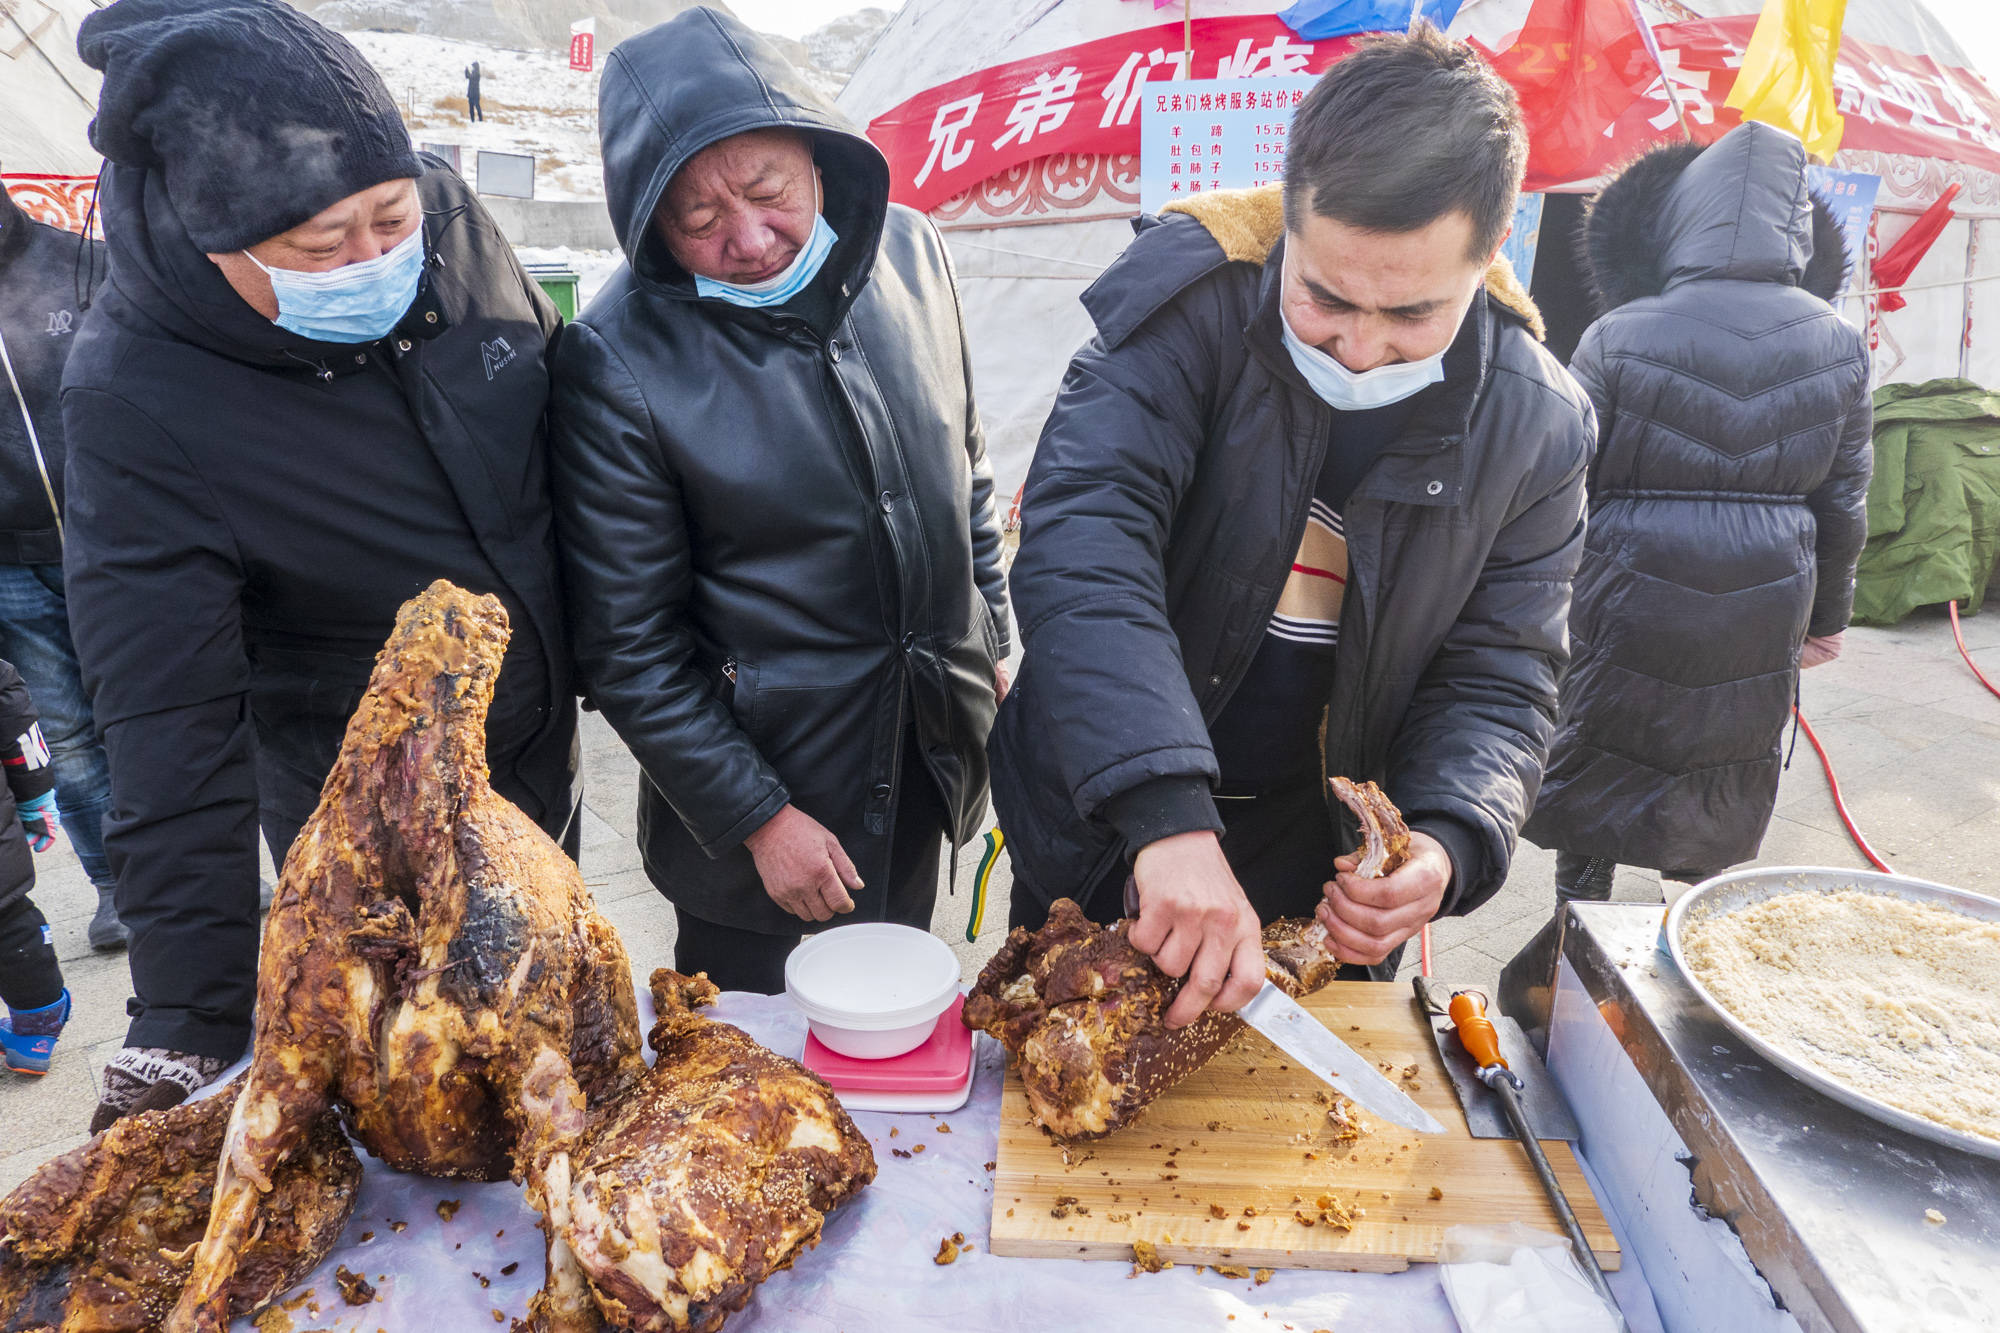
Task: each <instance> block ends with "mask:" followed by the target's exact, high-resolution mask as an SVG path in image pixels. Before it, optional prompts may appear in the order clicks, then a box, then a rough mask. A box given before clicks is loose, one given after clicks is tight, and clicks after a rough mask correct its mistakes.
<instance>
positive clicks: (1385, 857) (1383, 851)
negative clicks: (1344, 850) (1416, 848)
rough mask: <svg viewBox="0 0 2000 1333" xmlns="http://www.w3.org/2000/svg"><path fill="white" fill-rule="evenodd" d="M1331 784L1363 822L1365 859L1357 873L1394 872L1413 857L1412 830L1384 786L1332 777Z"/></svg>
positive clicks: (1378, 874)
mask: <svg viewBox="0 0 2000 1333" xmlns="http://www.w3.org/2000/svg"><path fill="white" fill-rule="evenodd" d="M1327 782H1328V785H1330V786H1331V787H1332V788H1333V794H1334V795H1335V796H1336V797H1338V798H1339V800H1340V803H1341V804H1342V805H1344V806H1346V807H1347V808H1348V809H1349V810H1352V811H1353V812H1354V817H1355V818H1356V819H1357V820H1359V821H1360V822H1361V861H1360V864H1358V865H1357V866H1355V868H1354V873H1355V874H1356V875H1359V876H1360V877H1361V878H1362V879H1380V878H1382V877H1383V876H1384V875H1393V874H1395V873H1396V872H1397V871H1398V870H1400V869H1402V868H1403V862H1405V861H1407V860H1409V859H1410V830H1409V829H1408V828H1407V827H1405V826H1404V824H1403V815H1402V812H1401V811H1399V810H1398V809H1396V807H1395V805H1394V804H1393V803H1391V802H1390V800H1389V798H1388V797H1387V796H1384V795H1383V794H1382V789H1381V788H1380V787H1378V786H1376V785H1375V784H1374V783H1372V782H1350V781H1349V780H1348V779H1346V778H1329V779H1327Z"/></svg>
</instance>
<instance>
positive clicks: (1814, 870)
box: [1666, 866, 2000, 1158]
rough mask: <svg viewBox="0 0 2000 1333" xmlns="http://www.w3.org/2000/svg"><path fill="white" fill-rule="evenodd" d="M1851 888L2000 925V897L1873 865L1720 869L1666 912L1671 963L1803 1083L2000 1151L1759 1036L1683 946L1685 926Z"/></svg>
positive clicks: (1949, 1140) (1908, 1124) (1864, 1110)
mask: <svg viewBox="0 0 2000 1333" xmlns="http://www.w3.org/2000/svg"><path fill="white" fill-rule="evenodd" d="M1847 889H1858V890H1860V891H1862V892H1864V893H1879V894H1887V895H1890V896H1892V897H1896V898H1901V899H1904V900H1905V901H1907V902H1913V903H1923V904H1927V905H1929V906H1932V907H1941V908H1945V909H1946V910H1949V911H1953V912H1958V913H1961V914H1963V915H1965V916H1968V917H1971V918H1973V919H1974V920H1978V921H1991V922H1994V923H1996V924H2000V899H1993V898H1988V897H1985V896H1984V895H1982V894H1977V893H1972V892H1970V891H1968V890H1965V889H1954V888H1951V887H1949V886H1947V885H1944V884H1932V883H1930V882H1928V881H1927V880H1921V879H1908V878H1905V877H1904V876H1901V875H1884V874H1879V873H1877V872H1875V871H1872V870H1844V869H1840V868H1838V867H1832V866H1766V867H1763V868H1762V869H1757V870H1742V871H1737V872H1735V873H1733V874H1727V875H1718V876H1716V877H1715V878H1714V879H1711V880H1707V881H1705V882H1703V883H1702V884H1701V885H1699V886H1698V887H1696V888H1695V889H1694V890H1692V891H1691V892H1689V893H1688V894H1687V895H1686V896H1684V897H1683V898H1681V900H1680V901H1679V902H1677V903H1675V904H1674V905H1673V908H1672V909H1671V910H1670V911H1669V912H1668V913H1667V929H1666V935H1667V951H1668V952H1669V953H1670V954H1671V955H1672V956H1673V960H1674V965H1675V966H1676V967H1678V968H1679V969H1680V972H1681V975H1682V976H1683V977H1685V978H1686V979H1687V983H1688V985H1689V986H1691V987H1693V988H1694V992H1695V994H1697V995H1699V996H1700V997H1701V999H1702V1003H1704V1004H1706V1005H1707V1006H1708V1007H1709V1009H1710V1011H1711V1012H1713V1013H1714V1014H1715V1016H1716V1017H1717V1018H1719V1019H1721V1020H1722V1022H1723V1023H1724V1024H1725V1025H1726V1026H1727V1027H1728V1028H1729V1030H1730V1031H1731V1032H1734V1033H1735V1034H1736V1035H1737V1036H1738V1037H1739V1038H1741V1039H1742V1040H1743V1042H1744V1044H1745V1045H1747V1046H1749V1047H1750V1048H1751V1049H1752V1050H1754V1051H1756V1052H1757V1053H1758V1054H1759V1055H1761V1056H1763V1057H1764V1058H1765V1059H1766V1060H1769V1061H1770V1062H1771V1063H1772V1064H1774V1065H1776V1066H1777V1067H1778V1068H1780V1069H1782V1070H1784V1071H1785V1072H1786V1073H1787V1074H1790V1075H1791V1076H1792V1077H1793V1078H1795V1079H1797V1080H1799V1082H1801V1083H1804V1084H1806V1085H1807V1086H1809V1087H1811V1088H1814V1089H1816V1090H1817V1091H1819V1092H1822V1093H1824V1094H1825V1095H1827V1096H1828V1097H1831V1098H1833V1099H1834V1100H1835V1101H1837V1102H1840V1103H1841V1104H1842V1105H1845V1106H1849V1107H1852V1108H1853V1109H1854V1110H1856V1111H1859V1112H1860V1113H1861V1114H1863V1115H1865V1116H1869V1117H1871V1118H1873V1119H1875V1120H1878V1121H1880V1122H1882V1123H1883V1124H1885V1125H1893V1126H1894V1127H1895V1128H1897V1129H1900V1130H1903V1131H1904V1132H1906V1133H1909V1134H1915V1135H1916V1136H1917V1137H1919V1138H1924V1139H1929V1140H1930V1141H1931V1142H1933V1143H1942V1144H1945V1145H1946V1146H1948V1147H1952V1148H1957V1149H1959V1150H1960V1151H1962V1152H1969V1153H1976V1154H1978V1155H1979V1156H1981V1157H1994V1158H2000V1139H1992V1138H1987V1137H1985V1136H1984V1135H1980V1134H1972V1133H1967V1132H1965V1131H1962V1130H1957V1129H1953V1128H1951V1127H1950V1126H1948V1125H1943V1124H1940V1123H1938V1122H1937V1121H1935V1120H1930V1119H1926V1118H1925V1117H1923V1116H1920V1115H1916V1114H1913V1113H1911V1112H1909V1111H1905V1110H1903V1109H1902V1108H1900V1107H1896V1106H1891V1105H1889V1104H1888V1103H1887V1102H1884V1101H1882V1100H1880V1099H1879V1098H1875V1097H1871V1096H1869V1095H1867V1094H1866V1093H1864V1092H1861V1091H1859V1090H1857V1089H1855V1088H1853V1087H1851V1086H1849V1085H1848V1084H1846V1083H1844V1082H1842V1081H1840V1080H1839V1079H1837V1078H1834V1077H1833V1076H1831V1075H1829V1074H1827V1073H1826V1072H1825V1071H1823V1070H1821V1069H1818V1068H1816V1067H1814V1066H1812V1065H1810V1064H1807V1063H1806V1062H1805V1061H1803V1060H1801V1059H1799V1058H1798V1057H1797V1056H1793V1055H1788V1054H1787V1053H1785V1052H1784V1051H1783V1050H1780V1049H1779V1048H1778V1047H1776V1046H1774V1045H1773V1044H1772V1043H1771V1042H1769V1041H1767V1040H1765V1039H1764V1038H1763V1037H1760V1036H1759V1035H1757V1033H1756V1032H1754V1031H1752V1030H1751V1029H1750V1027H1749V1026H1748V1025H1746V1024H1745V1023H1744V1022H1743V1021H1742V1020H1741V1019H1739V1018H1737V1017H1736V1015H1735V1014H1733V1013H1731V1012H1730V1011H1729V1010H1728V1009H1727V1008H1726V1007H1724V1006H1723V1004H1722V1003H1721V1002H1720V1001H1719V1000H1718V999H1717V998H1716V997H1715V996H1714V995H1713V994H1712V993H1711V992H1710V991H1709V989H1708V987H1707V986H1705V985H1703V984H1702V981H1701V978H1700V977H1698V976H1696V975H1695V972H1694V969H1693V968H1691V967H1690V966H1688V961H1687V958H1686V956H1685V954H1684V952H1683V950H1684V948H1685V942H1686V938H1687V931H1688V928H1689V927H1690V926H1691V925H1692V924H1693V923H1695V922H1697V921H1701V920H1704V919H1706V918H1708V917H1711V916H1714V915H1717V914H1727V913H1730V912H1734V911H1738V910H1740V909H1742V908H1746V907H1751V906H1754V905H1755V904H1757V903H1760V902H1763V901H1764V900H1765V899H1767V898H1775V897H1778V896H1779V895H1781V894H1786V893H1839V892H1841V891H1843V890H1847Z"/></svg>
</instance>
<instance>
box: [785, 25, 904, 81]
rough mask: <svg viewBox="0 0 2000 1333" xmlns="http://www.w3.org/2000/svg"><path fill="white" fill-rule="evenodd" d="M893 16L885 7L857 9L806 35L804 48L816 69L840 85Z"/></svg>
mask: <svg viewBox="0 0 2000 1333" xmlns="http://www.w3.org/2000/svg"><path fill="white" fill-rule="evenodd" d="M895 17H896V16H895V15H894V14H893V13H891V12H889V11H888V10H886V9H857V10H855V11H854V12H853V13H852V14H843V15H841V16H840V17H839V18H837V19H835V20H834V21H833V22H831V23H828V24H825V25H824V26H822V27H819V28H815V29H814V30H813V31H811V32H809V33H807V34H806V39H805V47H806V50H807V51H808V52H810V53H811V55H812V62H813V64H814V65H815V66H817V67H818V68H819V69H820V70H822V71H824V72H826V73H827V74H831V75H835V76H837V77H838V78H839V81H840V83H841V85H842V86H843V87H844V86H845V85H846V83H847V76H848V75H850V74H852V73H853V72H854V69H855V66H857V65H859V64H860V63H861V58H862V57H863V56H865V55H867V54H868V49H869V48H870V47H872V46H874V45H875V39H876V38H877V37H880V36H881V35H882V29H884V28H886V27H888V26H889V21H890V20H891V19H893V18H895Z"/></svg>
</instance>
